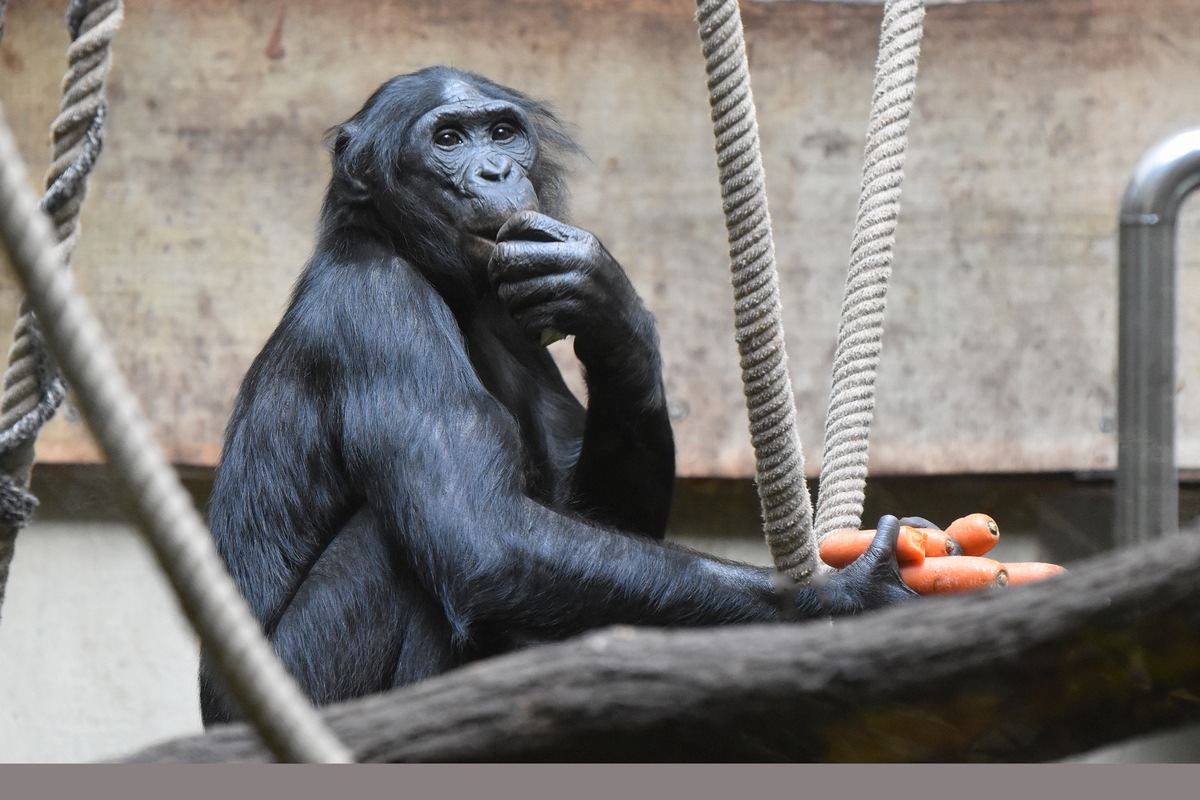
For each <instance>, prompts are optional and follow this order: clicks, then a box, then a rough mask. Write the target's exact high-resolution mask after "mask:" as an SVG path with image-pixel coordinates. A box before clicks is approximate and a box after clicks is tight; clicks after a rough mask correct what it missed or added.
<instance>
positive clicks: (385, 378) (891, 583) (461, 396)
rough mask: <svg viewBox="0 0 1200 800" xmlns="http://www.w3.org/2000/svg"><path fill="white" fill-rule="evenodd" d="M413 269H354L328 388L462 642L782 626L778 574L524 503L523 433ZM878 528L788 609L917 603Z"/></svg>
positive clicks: (354, 451)
mask: <svg viewBox="0 0 1200 800" xmlns="http://www.w3.org/2000/svg"><path fill="white" fill-rule="evenodd" d="M406 270H407V268H406V267H405V265H404V264H402V263H400V264H395V263H393V264H382V265H377V266H373V265H359V266H357V267H356V269H355V280H356V283H358V285H359V286H360V291H359V292H357V293H356V294H355V295H354V296H353V297H352V298H351V299H352V300H353V301H354V308H353V309H352V310H351V309H345V310H344V312H343V311H338V312H337V316H338V317H339V319H342V320H343V322H344V325H343V327H341V328H340V329H339V331H338V336H339V339H340V340H341V341H339V342H338V343H336V344H337V346H338V348H339V350H343V351H344V352H352V353H355V354H356V357H355V358H354V359H353V360H347V361H346V362H345V363H343V364H341V365H340V370H339V378H338V381H337V383H336V385H334V386H332V387H331V391H332V392H335V393H336V397H337V405H338V408H339V411H338V413H337V414H336V415H335V416H336V418H337V420H338V425H339V432H340V443H341V448H340V450H341V455H342V458H343V460H344V463H345V467H346V470H347V479H348V481H349V482H350V483H351V484H352V485H354V486H356V487H358V488H359V491H361V492H362V496H363V498H364V500H365V501H366V503H367V505H368V507H369V508H370V510H371V512H372V513H373V514H374V516H375V518H376V519H377V521H378V524H380V525H381V526H383V529H384V530H386V531H388V532H389V534H390V535H392V536H394V537H395V540H396V542H397V544H398V549H397V552H398V553H401V554H402V557H403V558H404V559H405V560H406V562H407V563H408V564H410V565H411V568H412V569H413V572H414V574H416V575H418V576H419V578H420V580H421V581H422V582H423V584H424V585H425V588H426V590H427V591H429V592H430V593H431V595H433V596H434V597H436V598H437V599H438V601H439V603H440V605H441V607H442V608H443V609H445V611H446V614H447V616H448V618H449V619H450V621H451V624H452V626H453V628H454V630H455V633H456V637H457V638H458V641H459V642H460V643H463V642H466V641H468V640H471V639H474V638H477V637H481V636H487V635H488V634H489V633H491V634H497V633H499V634H501V635H503V634H508V633H512V632H519V631H523V630H524V631H530V632H534V633H536V634H538V635H539V636H543V637H557V636H566V635H570V634H572V633H575V632H579V631H582V630H585V629H588V628H591V627H596V626H600V625H608V624H617V623H627V624H648V625H689V624H691V625H706V624H707V625H711V624H720V623H729V622H750V621H756V620H763V621H765V620H773V619H778V618H780V617H781V616H783V615H782V614H781V607H780V601H779V599H778V598H777V597H776V595H775V593H774V591H773V588H772V582H771V573H770V571H769V570H767V569H764V568H758V567H751V566H747V565H742V564H734V563H731V562H726V561H721V560H719V559H716V558H713V557H710V556H706V555H704V554H702V553H699V552H696V551H694V550H689V549H686V548H682V547H678V546H672V545H668V544H663V543H660V542H656V541H653V540H651V539H649V538H646V537H642V536H632V535H627V534H623V533H618V532H615V531H612V530H609V529H606V528H602V527H598V526H594V525H591V524H589V523H585V522H583V521H581V520H579V519H578V518H576V517H575V516H573V515H568V514H562V513H558V512H556V511H554V510H553V509H550V508H547V507H546V506H543V505H541V504H539V503H537V502H534V501H533V500H530V499H529V498H528V497H526V496H525V494H524V493H523V485H524V484H523V478H522V469H521V464H520V456H519V449H518V448H519V438H518V432H517V430H516V427H515V426H516V423H515V421H514V420H513V418H512V416H511V415H510V414H508V413H507V412H505V411H504V409H503V407H502V406H501V405H500V404H499V403H498V402H497V401H496V400H495V398H493V397H492V396H491V395H489V394H488V393H487V392H486V390H485V389H484V387H483V385H482V384H481V383H480V382H479V379H478V377H477V376H476V374H475V372H474V370H473V369H472V368H471V363H470V360H469V358H468V355H467V352H466V349H465V345H464V342H463V339H462V337H461V335H460V334H459V333H458V328H457V325H456V323H455V320H454V318H453V317H452V315H451V314H450V311H449V309H447V308H446V307H445V305H444V303H443V302H442V300H441V298H440V297H438V296H437V294H436V293H435V292H434V291H433V290H432V288H431V287H429V285H428V284H426V283H424V281H423V280H422V279H420V278H418V277H416V276H415V274H412V273H411V271H406ZM405 276H407V279H406V283H405V284H404V285H401V286H397V285H396V281H397V278H398V277H399V278H401V279H405ZM333 302H349V301H347V300H344V299H343V300H340V301H339V299H338V298H336V297H335V298H334V300H333ZM880 530H881V534H880V535H879V536H878V537H877V543H876V544H877V546H876V547H874V548H873V549H872V550H871V551H869V552H868V554H867V555H865V556H864V557H862V558H861V559H860V560H859V561H858V562H856V563H855V564H854V565H852V567H850V568H847V569H846V570H843V571H841V572H838V573H835V574H834V575H833V576H832V577H831V578H830V579H829V580H828V582H827V583H826V584H825V586H824V587H822V589H821V592H820V593H818V592H817V591H815V590H813V589H801V590H798V591H797V592H796V594H795V597H794V598H790V599H789V600H788V602H789V604H790V603H794V604H795V605H794V608H795V609H796V610H797V611H798V612H799V613H800V614H802V615H804V616H812V615H816V614H820V613H849V612H853V611H858V610H862V609H865V608H871V607H875V606H878V605H882V604H885V603H888V602H893V601H895V600H897V599H900V598H903V597H909V596H912V592H911V591H910V590H908V589H907V588H906V587H905V586H904V584H903V582H902V581H901V580H900V576H899V573H898V571H897V568H896V564H895V543H896V538H897V536H898V531H899V528H898V526H896V524H895V521H894V520H892V521H891V522H888V521H885V522H883V523H881V525H880ZM789 610H790V609H789Z"/></svg>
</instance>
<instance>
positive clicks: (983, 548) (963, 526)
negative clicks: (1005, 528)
mask: <svg viewBox="0 0 1200 800" xmlns="http://www.w3.org/2000/svg"><path fill="white" fill-rule="evenodd" d="M946 533H948V534H950V535H951V536H952V537H954V539H955V540H956V541H957V542H958V543H959V544H961V545H962V549H963V555H968V556H981V555H983V554H984V553H986V552H988V551H989V550H991V549H992V548H993V547H995V546H996V542H997V541H998V540H999V539H1000V528H999V526H997V525H996V521H995V520H994V519H992V518H991V517H989V516H988V515H987V514H968V515H967V516H965V517H962V518H960V519H956V520H954V522H951V523H950V527H948V528H946Z"/></svg>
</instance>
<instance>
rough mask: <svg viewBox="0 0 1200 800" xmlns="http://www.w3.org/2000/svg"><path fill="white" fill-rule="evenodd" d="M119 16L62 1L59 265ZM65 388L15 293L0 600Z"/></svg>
mask: <svg viewBox="0 0 1200 800" xmlns="http://www.w3.org/2000/svg"><path fill="white" fill-rule="evenodd" d="M2 10H3V9H0V11H2ZM122 17H123V11H122V7H121V2H120V0H103V2H80V1H79V0H73V2H71V3H70V4H69V5H68V7H67V14H66V23H67V31H68V33H69V34H70V36H71V44H70V46H69V47H68V48H67V61H68V67H67V72H66V75H64V77H63V98H62V102H61V104H60V106H59V109H60V110H59V114H58V116H57V117H56V118H55V120H54V122H53V124H52V125H51V128H50V133H51V139H52V141H53V156H52V161H51V164H50V167H49V169H48V170H47V172H46V179H45V185H46V187H47V189H46V193H45V195H43V197H42V199H41V202H40V206H41V208H42V210H43V211H44V212H45V213H46V214H48V215H49V216H50V217H51V219H52V220H53V221H54V225H55V228H56V233H57V238H58V244H57V246H56V248H55V249H56V257H57V258H58V259H59V261H60V262H61V263H62V264H64V265H67V264H69V263H70V260H71V254H72V253H73V252H74V249H75V239H76V237H77V235H78V229H79V212H80V209H81V208H82V207H83V200H84V198H85V197H86V195H87V179H88V175H89V174H90V173H91V170H92V166H93V165H94V164H95V162H96V158H97V157H98V156H99V155H100V150H101V148H102V147H103V144H104V117H105V112H106V109H107V103H106V101H105V97H104V84H105V80H106V78H107V77H108V72H109V69H110V67H111V64H112V61H111V55H110V54H111V44H112V39H113V37H114V36H115V35H116V32H117V30H118V29H119V28H120V26H121V20H122ZM65 395H66V388H65V387H64V386H63V384H62V381H61V380H60V379H59V374H58V368H57V366H55V364H54V360H53V359H52V358H51V357H50V356H49V354H48V351H47V350H46V347H45V344H44V342H43V340H42V334H41V331H40V330H39V328H38V324H37V319H36V318H35V317H34V315H33V312H32V311H31V309H30V306H29V303H28V301H27V300H22V301H21V305H20V308H19V309H18V317H17V323H16V326H15V328H14V330H13V344H12V347H11V348H9V353H8V368H7V370H6V371H5V373H4V395H3V398H2V399H0V606H2V605H3V602H4V593H5V588H6V587H7V585H8V571H9V566H10V564H11V562H12V556H13V548H14V544H15V541H16V536H17V533H18V532H19V531H20V530H21V528H23V527H25V526H26V525H27V524H29V521H30V519H31V518H32V516H33V510H34V508H35V507H36V506H37V500H36V499H35V498H34V496H33V495H32V494H30V493H29V491H28V488H29V479H30V472H31V470H32V468H33V460H34V442H35V440H36V439H37V435H38V432H39V431H40V430H41V429H42V426H43V425H45V424H46V423H47V422H48V421H49V420H50V418H51V417H53V416H54V412H55V410H56V409H57V408H58V406H59V404H60V403H61V402H62V399H63V397H64V396H65Z"/></svg>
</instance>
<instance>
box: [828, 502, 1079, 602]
mask: <svg viewBox="0 0 1200 800" xmlns="http://www.w3.org/2000/svg"><path fill="white" fill-rule="evenodd" d="M874 538H875V531H873V530H863V531H835V532H834V533H831V534H829V536H827V537H825V541H823V542H821V547H820V551H819V552H820V554H821V560H822V561H824V562H825V563H826V564H828V565H829V566H831V567H837V568H841V567H844V566H846V565H847V564H849V563H850V562H851V561H853V560H854V559H856V558H858V557H859V556H860V555H862V554H863V553H864V552H866V550H867V548H868V547H869V546H870V544H871V540H872V539H874ZM999 540H1000V528H999V526H997V525H996V521H995V520H994V519H992V518H991V517H989V516H988V515H987V514H970V515H968V516H965V517H962V518H961V519H956V520H955V521H954V522H953V523H951V525H950V526H949V527H948V528H946V530H944V531H941V530H937V529H936V528H910V527H909V526H907V525H903V526H901V528H900V539H899V541H898V542H897V544H896V560H897V561H898V562H899V564H900V576H901V577H902V578H903V579H904V582H905V583H907V584H908V585H909V586H910V587H912V589H913V590H914V591H916V592H918V593H920V594H955V593H958V592H972V591H977V590H979V589H990V588H996V587H1003V586H1010V585H1012V584H1018V583H1029V582H1031V581H1036V580H1041V579H1042V578H1048V577H1050V576H1051V575H1057V574H1058V573H1060V572H1066V570H1065V569H1063V568H1062V567H1060V566H1058V565H1057V564H1044V563H1041V562H1036V561H1016V562H1000V561H996V560H995V559H992V558H987V557H986V556H985V555H984V554H985V553H987V552H989V551H990V550H991V549H992V548H993V547H995V546H996V542H997V541H999Z"/></svg>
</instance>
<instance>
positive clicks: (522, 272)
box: [488, 240, 579, 284]
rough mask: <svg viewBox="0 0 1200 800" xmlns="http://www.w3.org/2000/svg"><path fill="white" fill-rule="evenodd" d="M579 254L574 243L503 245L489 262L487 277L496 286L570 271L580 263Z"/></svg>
mask: <svg viewBox="0 0 1200 800" xmlns="http://www.w3.org/2000/svg"><path fill="white" fill-rule="evenodd" d="M577 251H578V245H576V244H575V243H573V242H531V241H526V240H512V241H507V242H500V243H499V244H497V245H496V249H495V250H493V251H492V257H491V259H490V260H489V261H488V277H489V278H490V279H491V281H492V283H493V284H495V283H499V282H500V281H521V280H526V279H528V278H537V277H540V276H542V275H549V274H551V273H555V272H567V271H570V270H572V269H574V268H575V265H576V264H577V263H578V261H579V254H578V252H577Z"/></svg>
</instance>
